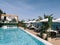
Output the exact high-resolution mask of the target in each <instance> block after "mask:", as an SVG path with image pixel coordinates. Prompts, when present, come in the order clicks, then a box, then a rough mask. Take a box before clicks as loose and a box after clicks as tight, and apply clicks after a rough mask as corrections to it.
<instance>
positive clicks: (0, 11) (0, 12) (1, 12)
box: [0, 9, 3, 20]
mask: <svg viewBox="0 0 60 45" xmlns="http://www.w3.org/2000/svg"><path fill="white" fill-rule="evenodd" d="M1 14H3V11H2V10H1V9H0V20H1Z"/></svg>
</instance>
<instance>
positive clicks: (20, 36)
mask: <svg viewBox="0 0 60 45" xmlns="http://www.w3.org/2000/svg"><path fill="white" fill-rule="evenodd" d="M0 45H45V44H44V43H42V42H40V41H39V40H37V39H36V38H34V37H32V36H31V35H29V34H27V33H26V32H24V31H23V30H21V29H19V28H8V29H3V28H0Z"/></svg>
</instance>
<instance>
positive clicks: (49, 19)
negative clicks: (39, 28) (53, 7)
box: [47, 15, 52, 41]
mask: <svg viewBox="0 0 60 45" xmlns="http://www.w3.org/2000/svg"><path fill="white" fill-rule="evenodd" d="M48 25H49V28H48V30H47V35H48V41H51V32H50V30H51V26H52V16H51V15H50V16H49V17H48Z"/></svg>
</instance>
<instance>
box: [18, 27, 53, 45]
mask: <svg viewBox="0 0 60 45" xmlns="http://www.w3.org/2000/svg"><path fill="white" fill-rule="evenodd" d="M19 28H21V29H22V30H23V31H25V32H26V33H28V34H29V35H31V36H33V37H35V38H36V39H38V40H39V41H41V42H43V43H44V44H45V45H53V44H51V43H50V42H48V41H46V40H43V39H41V38H39V37H38V36H36V35H34V34H32V33H30V32H28V31H26V30H25V29H24V28H22V27H19Z"/></svg>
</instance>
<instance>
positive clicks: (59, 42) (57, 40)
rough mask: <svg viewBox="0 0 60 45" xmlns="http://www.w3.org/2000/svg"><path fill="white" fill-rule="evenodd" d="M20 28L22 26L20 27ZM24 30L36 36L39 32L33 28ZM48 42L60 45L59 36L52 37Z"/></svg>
mask: <svg viewBox="0 0 60 45" xmlns="http://www.w3.org/2000/svg"><path fill="white" fill-rule="evenodd" d="M20 28H22V27H20ZM25 30H26V31H28V32H30V33H32V34H34V35H36V36H37V34H40V33H37V32H34V30H29V29H25ZM49 42H50V43H52V44H53V45H60V38H53V39H52V40H51V41H49Z"/></svg>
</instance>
